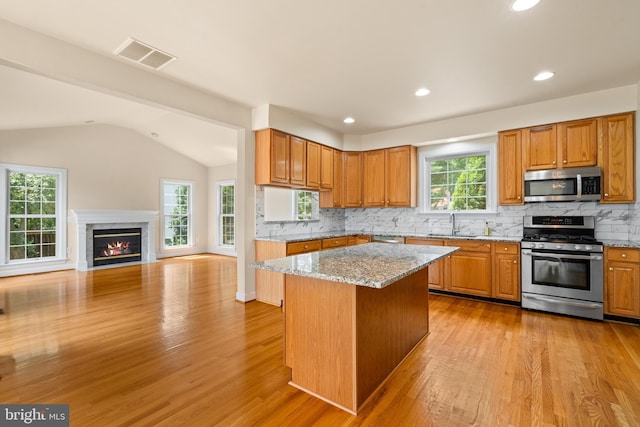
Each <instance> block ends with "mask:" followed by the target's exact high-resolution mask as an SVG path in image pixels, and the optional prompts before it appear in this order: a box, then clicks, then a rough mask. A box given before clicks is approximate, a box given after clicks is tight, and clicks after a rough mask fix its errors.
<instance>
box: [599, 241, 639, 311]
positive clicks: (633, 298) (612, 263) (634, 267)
mask: <svg viewBox="0 0 640 427" xmlns="http://www.w3.org/2000/svg"><path fill="white" fill-rule="evenodd" d="M604 255H605V288H604V293H605V295H604V312H605V313H606V314H610V315H614V316H623V317H631V318H636V319H637V318H640V250H638V249H629V248H608V247H606V248H605V250H604Z"/></svg>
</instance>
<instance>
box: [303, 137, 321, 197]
mask: <svg viewBox="0 0 640 427" xmlns="http://www.w3.org/2000/svg"><path fill="white" fill-rule="evenodd" d="M306 143H307V176H306V187H307V188H312V189H316V190H317V189H319V188H320V172H321V168H322V164H321V163H322V157H321V148H320V144H316V143H315V142H311V141H306Z"/></svg>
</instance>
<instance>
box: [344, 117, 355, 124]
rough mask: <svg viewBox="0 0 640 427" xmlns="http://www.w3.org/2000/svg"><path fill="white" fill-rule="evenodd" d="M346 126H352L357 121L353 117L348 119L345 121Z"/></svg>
mask: <svg viewBox="0 0 640 427" xmlns="http://www.w3.org/2000/svg"><path fill="white" fill-rule="evenodd" d="M343 121H344V122H345V123H346V124H349V125H350V124H351V123H354V122H355V121H356V119H354V118H353V117H347V118H346V119H344V120H343Z"/></svg>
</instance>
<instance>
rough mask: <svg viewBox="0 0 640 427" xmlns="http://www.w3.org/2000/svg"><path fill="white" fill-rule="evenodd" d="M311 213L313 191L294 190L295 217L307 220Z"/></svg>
mask: <svg viewBox="0 0 640 427" xmlns="http://www.w3.org/2000/svg"><path fill="white" fill-rule="evenodd" d="M312 214H313V193H312V192H311V191H296V219H298V220H309V219H311V217H312Z"/></svg>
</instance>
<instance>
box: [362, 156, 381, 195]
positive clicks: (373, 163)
mask: <svg viewBox="0 0 640 427" xmlns="http://www.w3.org/2000/svg"><path fill="white" fill-rule="evenodd" d="M384 159H385V150H373V151H365V152H364V154H363V165H364V166H363V169H364V178H363V188H364V206H365V207H384V206H385V205H386V198H385V162H384Z"/></svg>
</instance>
